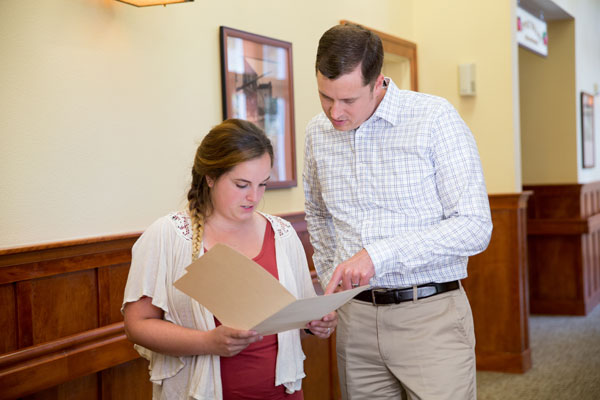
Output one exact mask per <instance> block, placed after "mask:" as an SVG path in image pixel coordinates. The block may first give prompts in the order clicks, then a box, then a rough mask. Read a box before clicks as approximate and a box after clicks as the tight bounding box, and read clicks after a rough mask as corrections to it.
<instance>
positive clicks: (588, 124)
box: [581, 92, 596, 168]
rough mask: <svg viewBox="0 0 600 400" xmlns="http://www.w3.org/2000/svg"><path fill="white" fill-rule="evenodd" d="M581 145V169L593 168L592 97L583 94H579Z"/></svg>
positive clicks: (594, 163)
mask: <svg viewBox="0 0 600 400" xmlns="http://www.w3.org/2000/svg"><path fill="white" fill-rule="evenodd" d="M581 145H582V153H581V158H582V160H583V168H594V166H595V165H596V150H595V138H594V96H593V95H591V94H589V93H585V92H581Z"/></svg>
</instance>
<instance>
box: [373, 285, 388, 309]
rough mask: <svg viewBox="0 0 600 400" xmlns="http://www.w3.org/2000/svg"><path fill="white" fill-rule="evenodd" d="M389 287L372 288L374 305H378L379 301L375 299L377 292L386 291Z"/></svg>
mask: <svg viewBox="0 0 600 400" xmlns="http://www.w3.org/2000/svg"><path fill="white" fill-rule="evenodd" d="M386 291H387V289H384V288H379V289H371V301H372V303H373V305H374V306H376V305H377V301H375V292H386Z"/></svg>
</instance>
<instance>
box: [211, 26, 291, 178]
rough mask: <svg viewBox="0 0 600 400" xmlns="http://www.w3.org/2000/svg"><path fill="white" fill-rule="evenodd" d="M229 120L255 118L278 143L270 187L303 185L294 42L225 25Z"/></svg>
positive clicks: (224, 85) (223, 50)
mask: <svg viewBox="0 0 600 400" xmlns="http://www.w3.org/2000/svg"><path fill="white" fill-rule="evenodd" d="M220 41H221V85H222V92H223V119H227V118H240V119H245V120H248V121H251V122H253V123H255V124H256V125H258V126H259V127H260V128H261V129H263V130H264V131H265V133H266V134H267V136H268V137H269V139H270V140H271V143H272V144H273V151H274V156H275V157H274V160H273V169H272V170H271V179H270V180H269V182H268V183H267V189H272V188H287V187H294V186H296V185H297V178H296V142H295V138H294V88H293V75H292V44H291V43H289V42H284V41H282V40H277V39H272V38H268V37H265V36H260V35H255V34H253V33H249V32H244V31H240V30H237V29H232V28H227V27H224V26H221V27H220Z"/></svg>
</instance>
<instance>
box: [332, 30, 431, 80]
mask: <svg viewBox="0 0 600 400" xmlns="http://www.w3.org/2000/svg"><path fill="white" fill-rule="evenodd" d="M340 24H342V25H344V24H354V25H360V26H362V27H364V28H365V29H368V30H370V31H371V32H373V33H375V34H376V35H377V36H379V38H380V39H381V43H382V45H383V51H384V52H386V53H392V54H396V55H399V56H401V57H404V58H407V59H408V61H409V63H410V90H414V91H415V92H417V91H419V79H418V74H419V71H418V68H417V44H416V43H413V42H410V41H408V40H405V39H401V38H399V37H397V36H393V35H390V34H388V33H385V32H381V31H378V30H377V29H373V28H369V27H367V26H365V25H363V24H358V23H356V22H352V21H348V20H345V19H343V20H341V21H340Z"/></svg>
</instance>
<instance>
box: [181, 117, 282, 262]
mask: <svg viewBox="0 0 600 400" xmlns="http://www.w3.org/2000/svg"><path fill="white" fill-rule="evenodd" d="M265 153H267V154H269V157H270V158H271V166H273V146H272V145H271V141H270V140H269V138H268V137H267V135H265V133H264V132H263V131H262V129H260V128H259V127H257V126H256V125H254V124H253V123H251V122H248V121H244V120H240V119H228V120H225V121H223V122H222V123H220V124H219V125H217V126H215V127H214V128H212V129H211V130H210V132H208V134H207V135H206V136H205V137H204V139H203V140H202V143H200V146H199V147H198V150H196V157H195V158H194V166H193V168H192V185H191V187H190V190H189V191H188V194H187V198H188V209H189V213H190V218H191V220H192V261H193V260H195V259H197V258H198V255H199V254H200V246H201V245H202V239H203V236H204V221H205V220H206V218H208V217H209V216H210V214H211V213H212V211H213V204H212V200H211V197H210V192H211V189H210V187H209V185H208V181H207V177H208V178H210V179H212V180H213V181H216V180H217V179H219V178H220V177H221V175H223V174H225V173H226V172H228V171H230V170H231V169H232V168H234V167H235V166H236V165H238V164H240V163H243V162H245V161H250V160H253V159H255V158H258V157H261V156H262V155H263V154H265Z"/></svg>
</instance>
